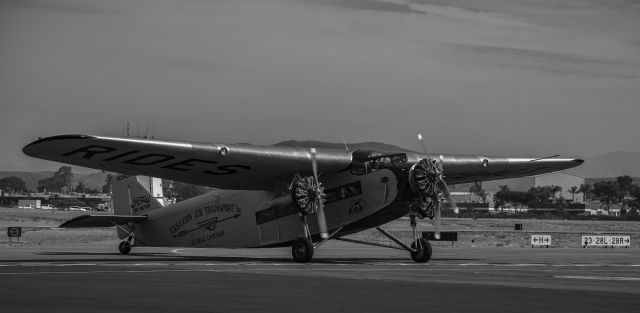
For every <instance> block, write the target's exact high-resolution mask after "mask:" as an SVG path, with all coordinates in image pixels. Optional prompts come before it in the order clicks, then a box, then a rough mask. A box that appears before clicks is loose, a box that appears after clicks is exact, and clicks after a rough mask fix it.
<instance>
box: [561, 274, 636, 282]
mask: <svg viewBox="0 0 640 313" xmlns="http://www.w3.org/2000/svg"><path fill="white" fill-rule="evenodd" d="M554 277H555V278H566V279H584V280H618V281H640V277H622V276H568V275H563V276H554Z"/></svg>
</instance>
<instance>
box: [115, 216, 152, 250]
mask: <svg viewBox="0 0 640 313" xmlns="http://www.w3.org/2000/svg"><path fill="white" fill-rule="evenodd" d="M111 223H112V224H113V226H115V227H117V228H118V229H119V230H121V231H122V232H124V233H126V234H127V235H129V236H127V238H126V239H125V240H123V241H122V242H120V244H119V245H118V251H120V253H122V254H129V252H131V246H132V243H133V242H134V240H135V243H136V246H137V245H140V244H143V245H144V243H143V242H141V241H140V240H138V239H136V235H135V224H133V223H129V224H127V225H126V227H127V228H125V227H123V225H118V224H116V223H114V222H111Z"/></svg>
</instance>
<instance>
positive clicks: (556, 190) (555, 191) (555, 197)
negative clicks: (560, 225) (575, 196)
mask: <svg viewBox="0 0 640 313" xmlns="http://www.w3.org/2000/svg"><path fill="white" fill-rule="evenodd" d="M551 192H552V193H553V199H554V200H555V201H556V202H557V201H558V196H557V195H556V194H557V193H558V192H562V187H561V186H556V185H552V186H551Z"/></svg>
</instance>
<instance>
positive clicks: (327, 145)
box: [274, 140, 411, 152]
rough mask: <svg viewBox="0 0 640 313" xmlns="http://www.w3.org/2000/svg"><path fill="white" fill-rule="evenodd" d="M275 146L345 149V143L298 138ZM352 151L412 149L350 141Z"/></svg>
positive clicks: (349, 145)
mask: <svg viewBox="0 0 640 313" xmlns="http://www.w3.org/2000/svg"><path fill="white" fill-rule="evenodd" d="M274 146H280V147H304V148H319V149H344V144H343V143H330V142H322V141H312V140H305V141H298V140H287V141H283V142H279V143H276V144H274ZM347 146H348V147H349V150H350V151H353V150H357V149H364V150H377V151H381V152H393V151H411V150H407V149H404V148H401V147H398V146H394V145H390V144H386V143H381V142H362V143H348V144H347Z"/></svg>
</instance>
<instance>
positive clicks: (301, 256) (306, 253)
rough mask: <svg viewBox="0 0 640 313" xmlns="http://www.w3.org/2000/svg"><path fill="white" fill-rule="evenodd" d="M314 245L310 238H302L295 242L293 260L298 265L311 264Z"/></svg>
mask: <svg viewBox="0 0 640 313" xmlns="http://www.w3.org/2000/svg"><path fill="white" fill-rule="evenodd" d="M313 251H314V248H313V243H312V242H311V240H309V238H305V237H300V238H298V239H296V241H294V242H293V246H292V247H291V254H292V255H293V260H294V261H296V262H298V263H309V262H310V261H311V259H312V258H313Z"/></svg>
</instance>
